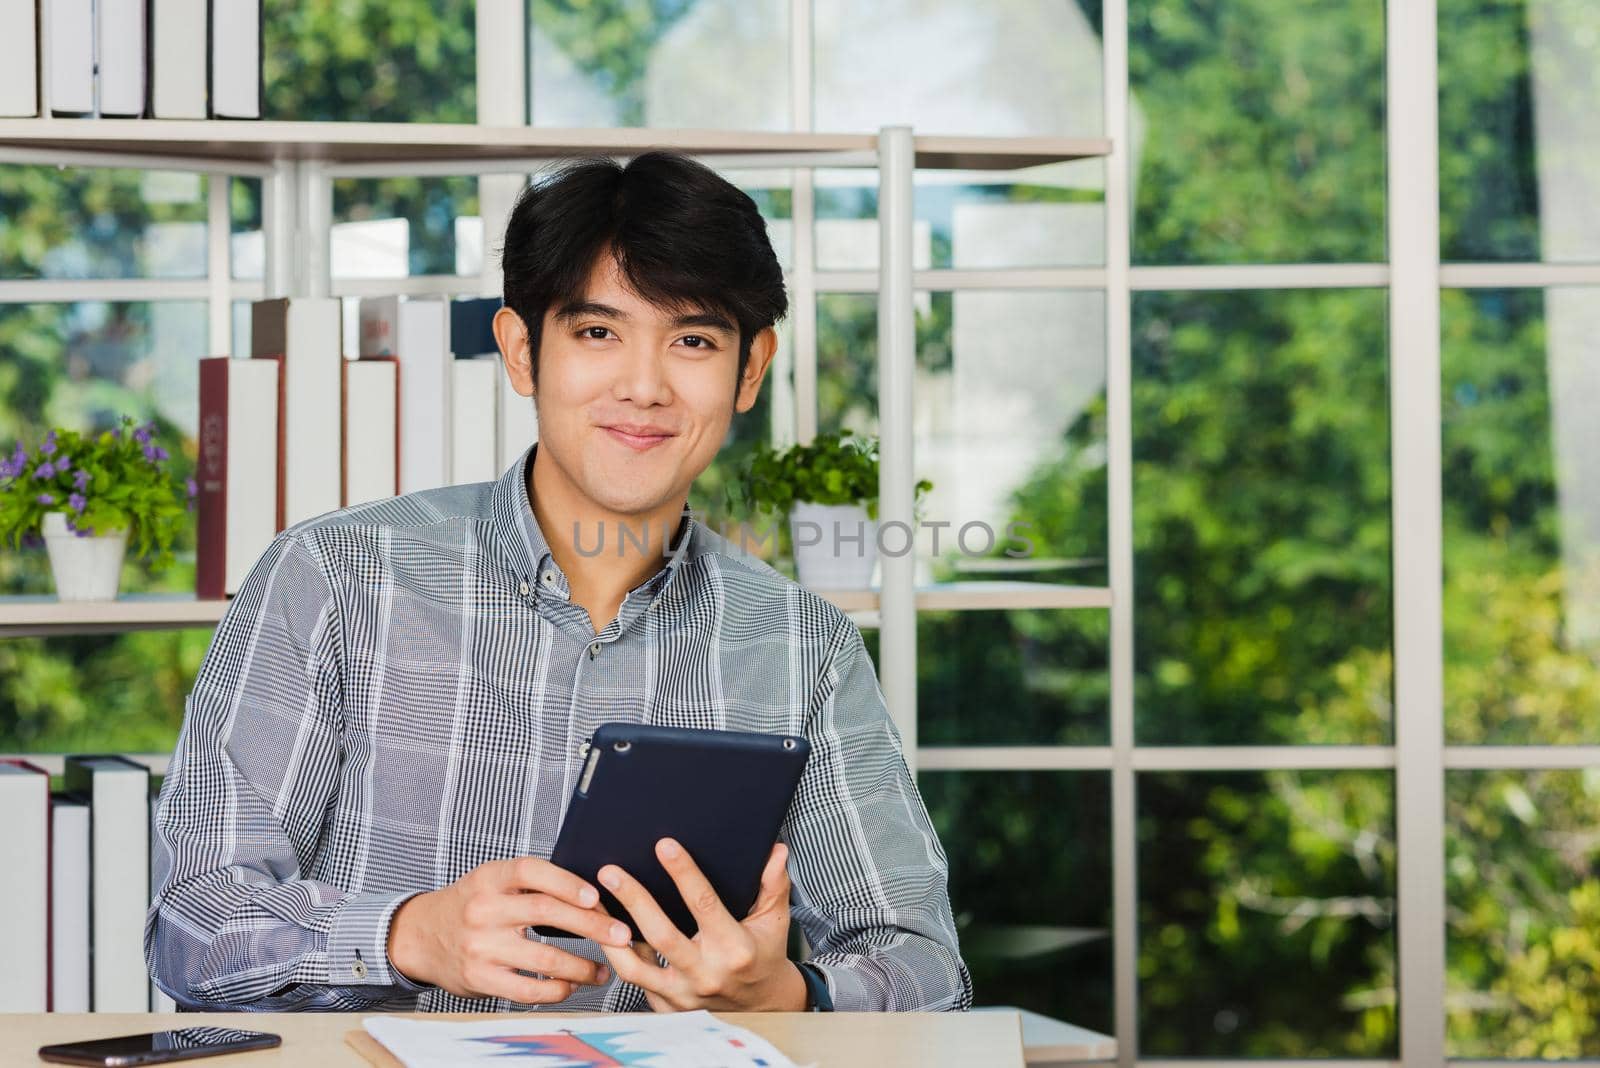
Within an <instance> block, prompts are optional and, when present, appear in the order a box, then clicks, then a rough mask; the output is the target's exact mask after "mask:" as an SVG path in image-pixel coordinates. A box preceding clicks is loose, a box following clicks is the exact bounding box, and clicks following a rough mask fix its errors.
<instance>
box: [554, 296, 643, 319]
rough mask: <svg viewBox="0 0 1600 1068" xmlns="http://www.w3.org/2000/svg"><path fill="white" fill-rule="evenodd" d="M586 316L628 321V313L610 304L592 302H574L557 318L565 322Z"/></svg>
mask: <svg viewBox="0 0 1600 1068" xmlns="http://www.w3.org/2000/svg"><path fill="white" fill-rule="evenodd" d="M585 315H596V316H599V317H600V318H602V319H617V320H620V321H622V322H627V321H628V313H627V312H625V311H623V310H622V309H621V308H613V307H612V306H611V305H609V304H600V303H597V302H595V301H592V300H577V301H573V302H572V303H571V304H566V305H563V306H562V308H561V310H560V311H558V312H556V318H557V319H560V320H563V321H566V320H570V319H581V318H582V317H583V316H585Z"/></svg>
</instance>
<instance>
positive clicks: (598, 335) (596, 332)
mask: <svg viewBox="0 0 1600 1068" xmlns="http://www.w3.org/2000/svg"><path fill="white" fill-rule="evenodd" d="M610 333H611V331H610V329H609V328H607V327H604V326H586V327H584V328H583V331H582V334H583V336H584V337H586V338H589V339H591V340H593V341H604V340H605V339H606V335H608V334H610Z"/></svg>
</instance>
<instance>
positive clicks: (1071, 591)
mask: <svg viewBox="0 0 1600 1068" xmlns="http://www.w3.org/2000/svg"><path fill="white" fill-rule="evenodd" d="M816 592H817V594H818V596H821V597H825V598H827V599H828V600H829V601H832V602H833V603H834V604H835V605H837V606H839V608H840V609H842V610H843V611H846V612H871V611H874V610H876V609H877V607H878V591H877V590H818V591H816ZM1110 607H1111V591H1110V590H1109V589H1106V588H1105V587H1104V586H1062V585H1057V584H1055V583H1050V582H938V583H934V584H933V585H931V586H919V587H917V608H918V609H919V610H921V611H928V612H962V611H967V612H982V611H993V610H996V609H1006V608H1110Z"/></svg>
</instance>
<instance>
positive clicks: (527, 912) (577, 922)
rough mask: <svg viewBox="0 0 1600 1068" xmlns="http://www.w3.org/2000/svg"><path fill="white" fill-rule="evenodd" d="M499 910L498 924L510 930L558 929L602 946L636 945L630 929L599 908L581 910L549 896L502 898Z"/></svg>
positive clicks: (521, 895)
mask: <svg viewBox="0 0 1600 1068" xmlns="http://www.w3.org/2000/svg"><path fill="white" fill-rule="evenodd" d="M497 907H498V909H499V922H500V923H502V924H504V925H505V926H507V927H517V928H519V929H520V928H523V927H555V928H558V929H560V930H562V931H565V932H567V933H568V934H570V935H572V936H573V937H575V938H587V939H589V940H590V941H593V942H599V943H601V944H602V945H605V944H609V945H613V946H625V945H627V944H628V943H630V942H632V941H633V932H632V931H630V930H628V925H627V924H625V923H621V922H619V921H617V920H614V919H612V918H611V917H610V916H609V915H607V914H606V913H605V912H603V911H601V910H600V908H599V907H598V906H597V907H595V908H592V909H580V908H577V907H575V906H573V905H570V904H568V903H567V902H565V901H562V900H561V899H560V898H556V897H551V896H550V895H549V894H502V895H501V896H500V900H499V902H498V903H497Z"/></svg>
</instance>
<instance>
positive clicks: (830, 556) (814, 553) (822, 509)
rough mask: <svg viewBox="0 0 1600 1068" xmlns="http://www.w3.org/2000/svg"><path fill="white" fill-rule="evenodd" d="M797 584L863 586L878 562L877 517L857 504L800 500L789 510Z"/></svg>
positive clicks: (827, 587) (825, 587) (834, 587)
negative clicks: (869, 517) (818, 502)
mask: <svg viewBox="0 0 1600 1068" xmlns="http://www.w3.org/2000/svg"><path fill="white" fill-rule="evenodd" d="M789 537H790V540H791V541H792V542H793V544H794V566H795V571H796V572H798V577H799V579H800V584H801V585H802V586H808V587H810V588H811V589H814V590H864V589H867V588H868V587H870V586H871V585H872V569H873V567H874V566H876V564H877V562H878V521H877V520H876V519H868V518H867V509H866V508H865V507H864V506H863V505H859V504H812V503H811V502H810V501H802V502H799V503H797V504H795V506H794V508H793V509H792V510H791V511H790V512H789Z"/></svg>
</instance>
